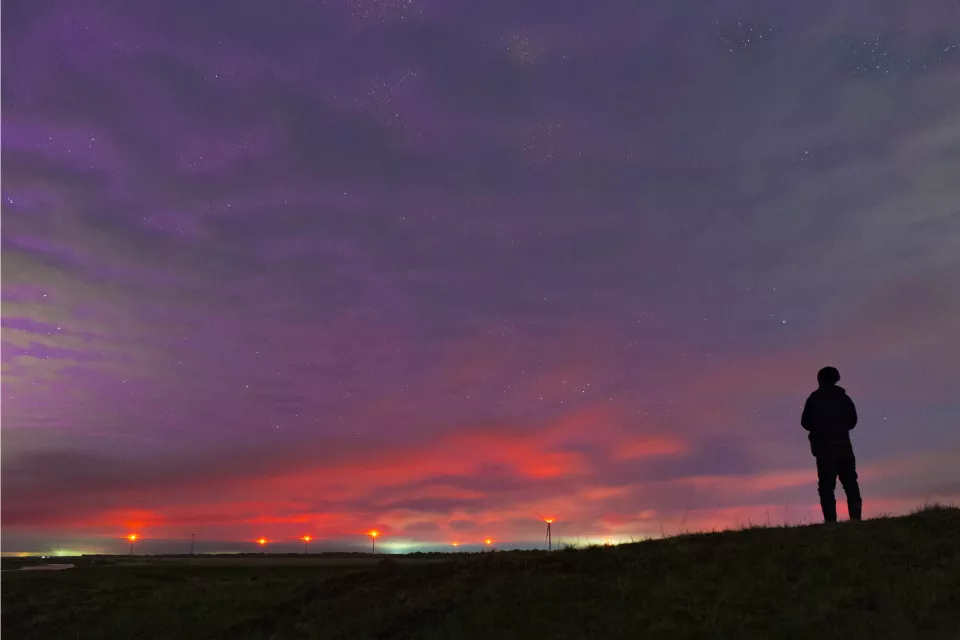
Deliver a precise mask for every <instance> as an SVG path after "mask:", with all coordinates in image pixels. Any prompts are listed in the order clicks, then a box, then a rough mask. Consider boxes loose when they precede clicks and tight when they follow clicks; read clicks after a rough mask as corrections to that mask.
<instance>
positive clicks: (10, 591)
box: [2, 508, 960, 640]
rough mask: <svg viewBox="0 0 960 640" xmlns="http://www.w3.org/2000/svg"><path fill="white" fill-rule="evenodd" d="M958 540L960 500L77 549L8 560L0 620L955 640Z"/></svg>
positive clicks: (210, 630) (377, 634) (49, 625)
mask: <svg viewBox="0 0 960 640" xmlns="http://www.w3.org/2000/svg"><path fill="white" fill-rule="evenodd" d="M958 540H960V509H955V508H930V509H925V510H923V511H921V512H918V513H916V514H913V515H911V516H906V517H902V518H881V519H874V520H868V521H864V522H855V523H842V524H833V525H816V526H806V527H794V528H787V527H777V528H752V529H747V530H743V531H735V532H724V533H715V534H697V535H688V536H681V537H676V538H668V539H665V540H654V541H647V542H640V543H636V544H628V545H620V546H616V547H609V548H602V547H600V548H590V549H583V550H576V551H564V552H560V553H553V554H546V553H529V552H500V553H485V554H476V555H464V554H455V555H452V556H450V557H449V558H443V557H431V558H419V559H416V558H403V557H400V558H396V561H392V560H391V561H382V560H381V559H380V558H369V559H367V560H366V561H365V563H364V564H357V563H358V562H360V561H361V560H363V559H362V558H358V559H355V560H353V561H351V560H350V559H349V558H343V559H341V560H339V561H336V562H334V561H333V559H324V558H317V557H306V558H294V557H287V558H274V557H271V556H270V555H266V556H261V557H258V558H243V559H239V560H238V559H233V560H229V559H223V560H226V561H222V559H217V558H199V559H198V558H181V559H172V560H164V559H151V558H134V559H132V560H131V559H129V558H116V559H113V560H112V561H111V562H105V561H102V560H103V559H99V560H100V561H98V560H97V559H94V560H92V561H88V560H86V559H83V560H79V561H78V562H79V564H78V567H77V568H76V569H71V570H67V571H63V572H56V573H37V572H24V573H22V574H21V573H6V574H4V578H3V591H2V597H3V616H2V624H3V634H4V637H9V638H18V639H29V638H44V639H46V638H67V637H70V638H78V637H80V638H125V639H134V638H176V639H177V640H183V639H185V638H224V639H227V638H229V639H230V640H237V639H241V638H344V639H350V640H356V639H359V638H451V639H454V638H455V639H457V640H461V639H469V638H483V639H490V638H496V639H498V640H506V639H510V638H523V639H524V640H527V639H530V638H549V639H551V640H562V639H566V638H569V639H574V638H575V639H578V640H580V639H583V638H631V639H634V638H670V640H678V639H681V638H804V639H809V638H817V639H826V638H844V639H853V638H870V639H871V640H875V639H877V638H898V639H903V638H933V639H937V638H942V639H947V638H960V543H958ZM298 560H299V562H298ZM58 561H59V560H58ZM4 566H5V568H8V565H7V563H6V562H5V563H4ZM8 634H9V635H8Z"/></svg>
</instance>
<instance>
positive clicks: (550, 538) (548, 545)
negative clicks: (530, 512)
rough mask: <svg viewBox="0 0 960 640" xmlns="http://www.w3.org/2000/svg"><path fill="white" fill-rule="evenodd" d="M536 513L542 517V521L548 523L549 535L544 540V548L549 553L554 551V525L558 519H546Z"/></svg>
mask: <svg viewBox="0 0 960 640" xmlns="http://www.w3.org/2000/svg"><path fill="white" fill-rule="evenodd" d="M534 513H536V514H537V516H539V517H540V519H541V520H543V521H544V522H546V523H547V535H546V537H545V538H544V539H543V546H545V547H546V548H547V551H553V523H554V522H556V520H557V519H556V518H545V517H543V516H542V515H540V514H539V513H537V512H536V511H534Z"/></svg>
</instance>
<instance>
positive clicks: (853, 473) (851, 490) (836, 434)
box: [800, 367, 862, 522]
mask: <svg viewBox="0 0 960 640" xmlns="http://www.w3.org/2000/svg"><path fill="white" fill-rule="evenodd" d="M817 382H818V383H819V385H820V388H818V389H817V390H816V391H814V392H813V393H811V394H810V397H809V398H807V403H806V404H805V405H804V406H803V416H802V417H801V418H800V424H801V425H802V426H803V428H804V429H806V430H807V431H809V432H810V451H811V453H813V455H814V457H815V458H816V459H817V490H818V492H819V493H820V507H821V508H822V509H823V520H824V522H836V521H837V501H836V498H834V491H835V490H836V488H837V477H838V476H839V478H840V484H841V485H842V486H843V492H844V493H846V494H847V511H848V512H849V514H850V519H851V520H859V519H860V511H861V508H862V501H861V499H860V486H859V485H858V484H857V460H856V458H855V457H854V455H853V445H852V444H851V443H850V430H851V429H853V428H854V427H855V426H857V408H856V406H854V404H853V400H851V399H850V396H848V395H847V392H846V390H845V389H844V388H843V387H841V386H839V385H837V383H838V382H840V372H839V371H837V370H836V369H835V368H834V367H824V368H823V369H820V371H818V372H817Z"/></svg>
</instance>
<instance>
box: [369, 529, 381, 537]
mask: <svg viewBox="0 0 960 640" xmlns="http://www.w3.org/2000/svg"><path fill="white" fill-rule="evenodd" d="M367 535H368V536H370V537H371V538H376V537H377V536H379V535H380V532H379V531H377V530H376V529H374V530H373V531H371V532H369V533H368V534H367Z"/></svg>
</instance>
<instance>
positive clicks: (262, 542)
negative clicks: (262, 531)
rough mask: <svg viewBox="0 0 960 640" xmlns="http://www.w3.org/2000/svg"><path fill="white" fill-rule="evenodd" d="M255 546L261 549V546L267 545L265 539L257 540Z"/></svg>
mask: <svg viewBox="0 0 960 640" xmlns="http://www.w3.org/2000/svg"><path fill="white" fill-rule="evenodd" d="M257 544H258V545H260V546H261V547H262V546H263V545H265V544H267V539H266V538H260V539H259V540H257Z"/></svg>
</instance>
